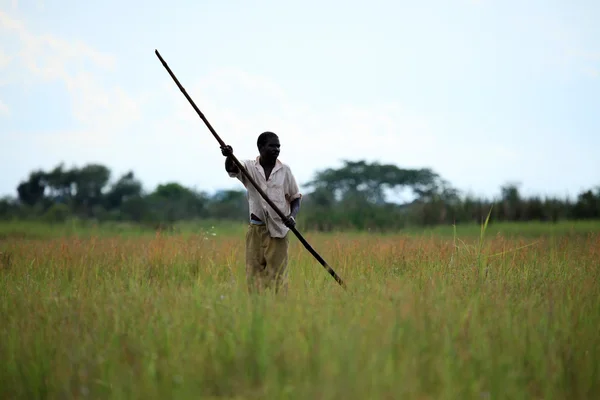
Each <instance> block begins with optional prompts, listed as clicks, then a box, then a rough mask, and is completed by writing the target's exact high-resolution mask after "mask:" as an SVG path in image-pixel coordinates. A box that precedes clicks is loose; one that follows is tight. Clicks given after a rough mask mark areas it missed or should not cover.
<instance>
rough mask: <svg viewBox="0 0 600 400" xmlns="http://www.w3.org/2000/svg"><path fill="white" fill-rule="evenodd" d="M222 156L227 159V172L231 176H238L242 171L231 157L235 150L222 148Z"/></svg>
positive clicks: (226, 147) (228, 147)
mask: <svg viewBox="0 0 600 400" xmlns="http://www.w3.org/2000/svg"><path fill="white" fill-rule="evenodd" d="M221 154H223V155H224V156H225V157H227V158H226V159H225V171H227V172H228V173H229V174H236V175H237V173H238V172H240V169H239V168H238V167H237V165H235V163H234V162H233V158H231V155H232V154H233V149H232V148H231V146H225V147H221Z"/></svg>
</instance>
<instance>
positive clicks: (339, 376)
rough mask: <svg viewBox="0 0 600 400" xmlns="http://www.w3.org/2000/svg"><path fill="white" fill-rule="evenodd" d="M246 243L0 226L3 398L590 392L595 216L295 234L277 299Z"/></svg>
mask: <svg viewBox="0 0 600 400" xmlns="http://www.w3.org/2000/svg"><path fill="white" fill-rule="evenodd" d="M243 235H244V227H243V226H241V227H239V226H238V227H236V226H215V227H214V228H212V225H211V226H208V225H207V226H204V227H202V229H194V227H193V226H186V227H185V228H182V229H180V230H178V231H176V232H175V233H170V234H156V233H152V232H143V231H139V230H135V229H133V228H127V227H122V226H121V227H110V228H109V227H106V228H104V227H101V228H93V227H89V226H88V227H81V226H73V225H70V226H55V227H51V228H49V227H44V226H41V225H35V224H27V225H23V224H16V223H12V224H4V225H3V226H0V252H1V253H2V254H0V398H2V399H11V398H14V399H17V398H18V399H21V398H28V399H37V398H48V399H69V398H133V399H171V398H173V399H182V398H183V399H187V398H193V399H199V398H203V399H216V398H229V399H259V398H260V399H592V398H598V397H599V396H600V279H599V276H600V269H599V265H600V224H598V223H578V224H571V223H562V224H557V225H541V224H529V225H516V224H515V225H491V226H489V227H488V231H487V232H486V235H485V237H484V238H483V240H482V238H481V236H480V230H479V227H477V226H475V227H473V226H471V227H465V228H462V227H459V228H458V229H457V230H456V232H455V231H454V230H453V229H452V227H446V228H436V229H433V230H429V231H425V232H419V231H417V230H411V231H410V232H407V233H405V234H385V235H383V234H382V235H379V234H368V233H361V234H358V233H352V234H351V233H335V234H316V233H304V236H305V237H306V238H307V240H308V241H309V242H310V243H311V244H312V245H313V247H314V248H315V249H316V250H317V251H318V252H319V253H320V254H321V255H322V256H323V257H324V258H325V260H327V261H328V263H329V264H330V265H331V266H332V267H333V268H334V269H335V270H336V272H338V274H339V275H341V277H342V278H343V279H344V280H345V281H346V282H347V284H348V290H347V291H344V290H342V289H341V288H340V287H339V286H338V285H337V283H336V282H335V281H334V280H333V279H332V278H331V277H330V276H329V275H328V274H327V272H326V271H325V270H324V269H323V268H322V267H321V265H320V264H319V263H318V262H317V261H316V260H314V259H313V258H312V256H311V255H310V254H309V253H308V252H307V251H306V250H305V249H304V248H303V247H302V245H301V244H300V243H299V242H298V240H296V238H295V237H293V236H292V237H291V239H290V242H291V250H290V279H291V283H290V291H289V293H288V295H287V296H286V297H282V296H275V295H273V294H269V293H267V294H265V295H262V296H254V297H250V296H249V295H248V294H247V293H246V290H245V277H244V270H243V265H244V241H243V238H244V236H243Z"/></svg>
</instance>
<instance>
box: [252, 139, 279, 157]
mask: <svg viewBox="0 0 600 400" xmlns="http://www.w3.org/2000/svg"><path fill="white" fill-rule="evenodd" d="M256 145H257V146H258V152H259V154H260V157H261V158H262V159H263V160H265V161H271V162H274V161H275V160H277V157H279V148H280V146H281V145H280V144H279V137H278V136H277V135H276V134H274V133H273V132H263V133H261V134H260V135H259V136H258V140H257V141H256Z"/></svg>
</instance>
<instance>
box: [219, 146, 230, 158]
mask: <svg viewBox="0 0 600 400" xmlns="http://www.w3.org/2000/svg"><path fill="white" fill-rule="evenodd" d="M221 154H223V155H224V156H225V157H229V156H231V155H232V154H233V148H232V147H231V146H221Z"/></svg>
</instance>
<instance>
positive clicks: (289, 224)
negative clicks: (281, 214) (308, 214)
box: [283, 214, 296, 228]
mask: <svg viewBox="0 0 600 400" xmlns="http://www.w3.org/2000/svg"><path fill="white" fill-rule="evenodd" d="M283 224H284V225H285V226H287V227H288V228H292V227H294V226H296V220H295V219H294V217H293V216H292V215H291V214H290V215H289V216H288V217H287V218H286V219H285V220H284V221H283Z"/></svg>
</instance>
